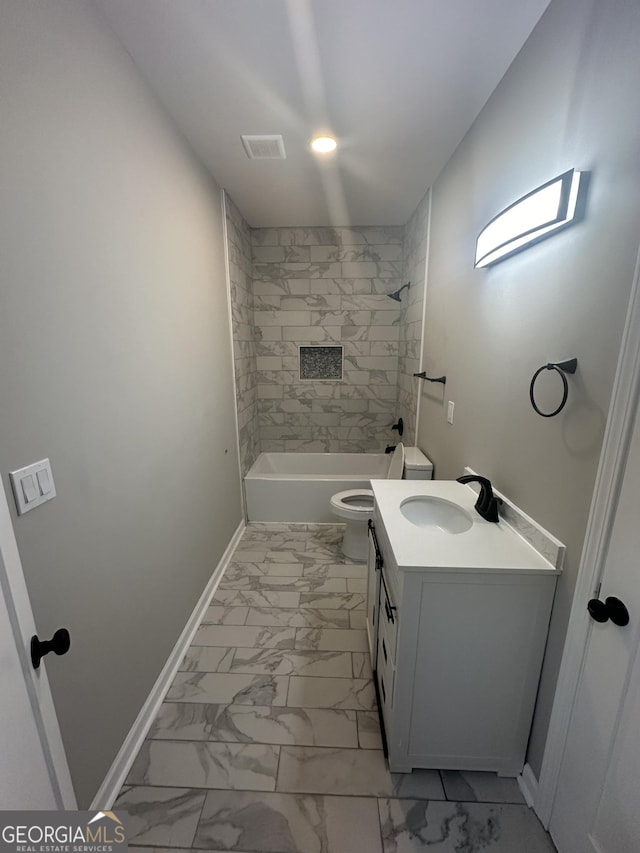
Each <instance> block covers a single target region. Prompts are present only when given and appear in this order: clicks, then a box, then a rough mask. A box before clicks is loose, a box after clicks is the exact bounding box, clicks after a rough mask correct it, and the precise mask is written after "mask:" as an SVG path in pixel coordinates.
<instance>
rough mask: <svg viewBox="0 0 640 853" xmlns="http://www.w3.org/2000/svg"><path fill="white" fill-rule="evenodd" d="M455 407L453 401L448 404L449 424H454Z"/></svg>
mask: <svg viewBox="0 0 640 853" xmlns="http://www.w3.org/2000/svg"><path fill="white" fill-rule="evenodd" d="M454 407H455V403H454V402H453V401H452V400H449V402H448V403H447V423H449V424H452V423H453V409H454Z"/></svg>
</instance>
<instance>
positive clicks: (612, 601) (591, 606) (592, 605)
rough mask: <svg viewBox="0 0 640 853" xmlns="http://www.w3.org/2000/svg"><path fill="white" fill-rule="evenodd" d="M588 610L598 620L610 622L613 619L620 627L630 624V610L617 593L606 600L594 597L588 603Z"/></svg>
mask: <svg viewBox="0 0 640 853" xmlns="http://www.w3.org/2000/svg"><path fill="white" fill-rule="evenodd" d="M587 610H588V611H589V616H591V618H592V619H594V620H595V621H596V622H608V621H609V619H611V621H612V622H613V624H614V625H618V626H619V627H620V628H624V626H625V625H628V624H629V611H628V610H627V608H626V607H625V605H624V604H623V602H622V601H620V599H619V598H616V597H615V595H610V596H608V597H607V598H606V599H605V600H604V601H600V599H599V598H592V599H591V601H589V603H588V604H587Z"/></svg>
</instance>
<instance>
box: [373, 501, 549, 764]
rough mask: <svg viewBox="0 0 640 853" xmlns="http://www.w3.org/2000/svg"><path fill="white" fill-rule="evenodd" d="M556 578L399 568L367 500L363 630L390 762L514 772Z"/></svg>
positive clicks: (529, 712) (532, 698) (522, 750)
mask: <svg viewBox="0 0 640 853" xmlns="http://www.w3.org/2000/svg"><path fill="white" fill-rule="evenodd" d="M425 564H428V559H427V555H426V554H425ZM556 579H557V572H556V571H548V570H547V571H526V570H525V571H523V570H522V569H519V570H514V571H510V570H500V571H496V570H487V571H483V570H479V569H478V568H477V567H476V568H474V569H473V570H465V568H464V567H460V568H456V567H447V568H446V569H440V570H439V569H438V568H437V567H436V568H433V567H428V565H425V567H424V568H423V569H421V568H419V567H412V568H411V570H406V568H404V567H403V568H402V569H400V568H399V567H398V564H397V562H396V558H395V555H394V552H393V550H392V548H391V545H390V540H389V536H388V534H387V530H386V529H385V524H384V519H383V518H382V517H381V513H380V509H379V507H378V505H377V504H376V509H375V512H374V519H373V522H372V525H371V529H370V548H369V564H368V583H367V632H368V636H369V648H370V651H371V659H372V665H373V669H374V677H375V679H376V685H377V692H378V701H379V707H380V713H381V719H382V723H383V725H384V731H385V735H386V743H387V749H388V759H389V767H390V769H391V770H392V771H399V772H409V771H411V770H412V769H413V768H417V767H422V768H439V769H458V770H491V771H497V772H498V773H499V774H501V775H505V776H515V775H517V774H518V773H520V772H521V770H522V768H523V765H524V759H525V752H526V747H527V741H528V737H529V730H530V727H531V720H532V716H533V709H534V704H535V699H536V692H537V688H538V681H539V677H540V669H541V666H542V659H543V655H544V649H545V644H546V638H547V631H548V625H549V618H550V614H551V607H552V603H553V596H554V592H555V586H556Z"/></svg>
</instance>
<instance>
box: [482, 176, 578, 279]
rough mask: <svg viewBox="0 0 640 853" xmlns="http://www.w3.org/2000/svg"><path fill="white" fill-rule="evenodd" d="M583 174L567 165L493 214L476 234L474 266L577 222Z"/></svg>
mask: <svg viewBox="0 0 640 853" xmlns="http://www.w3.org/2000/svg"><path fill="white" fill-rule="evenodd" d="M585 174H586V173H585V172H576V170H575V169H569V171H568V172H564V174H562V175H558V177H557V178H553V180H551V181H547V183H546V184H542V186H540V187H538V188H537V189H535V190H533V191H532V192H530V193H527V195H525V196H522V198H520V199H518V201H516V202H514V203H513V204H510V205H509V207H507V208H505V209H504V210H503V211H502V213H499V214H498V215H497V216H494V218H493V219H492V220H491V222H489V224H488V225H486V226H485V227H484V228H483V230H482V231H481V232H480V234H479V235H478V239H477V240H476V259H475V263H474V266H475V267H488V266H491V264H495V263H497V262H498V261H502V260H504V259H505V258H508V257H510V256H511V255H514V254H515V253H516V252H520V251H521V250H522V249H525V248H527V247H529V246H531V245H532V244H533V243H537V242H538V241H539V240H544V239H545V238H546V237H550V236H551V234H554V233H555V232H556V231H558V230H560V229H561V228H566V227H567V226H568V225H571V224H572V223H573V222H577V221H578V219H579V217H578V216H577V209H578V197H579V195H580V181H581V178H582V177H583V176H584V175H585Z"/></svg>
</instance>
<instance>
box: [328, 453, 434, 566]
mask: <svg viewBox="0 0 640 853" xmlns="http://www.w3.org/2000/svg"><path fill="white" fill-rule="evenodd" d="M403 475H404V479H405V480H430V479H431V478H432V476H433V464H432V462H431V461H430V460H429V459H428V458H427V457H426V456H425V455H424V453H423V452H422V451H421V450H420V449H419V448H417V447H404V445H403V444H402V443H399V444H398V445H397V446H396V449H395V450H394V451H393V456H392V457H391V462H390V464H389V470H388V472H387V480H402V479H403ZM330 506H331V512H332V513H333V514H334V515H335V516H337V518H339V519H340V521H341V522H343V523H344V525H345V529H344V536H343V537H342V553H343V554H344V555H345V557H348V558H349V559H350V560H356V561H357V562H361V563H365V562H366V561H367V555H368V552H369V542H368V529H367V522H368V521H369V519H370V518H372V517H373V492H372V491H371V489H348V490H347V491H346V492H338V493H337V494H335V495H334V496H333V497H332V498H331V501H330Z"/></svg>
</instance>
